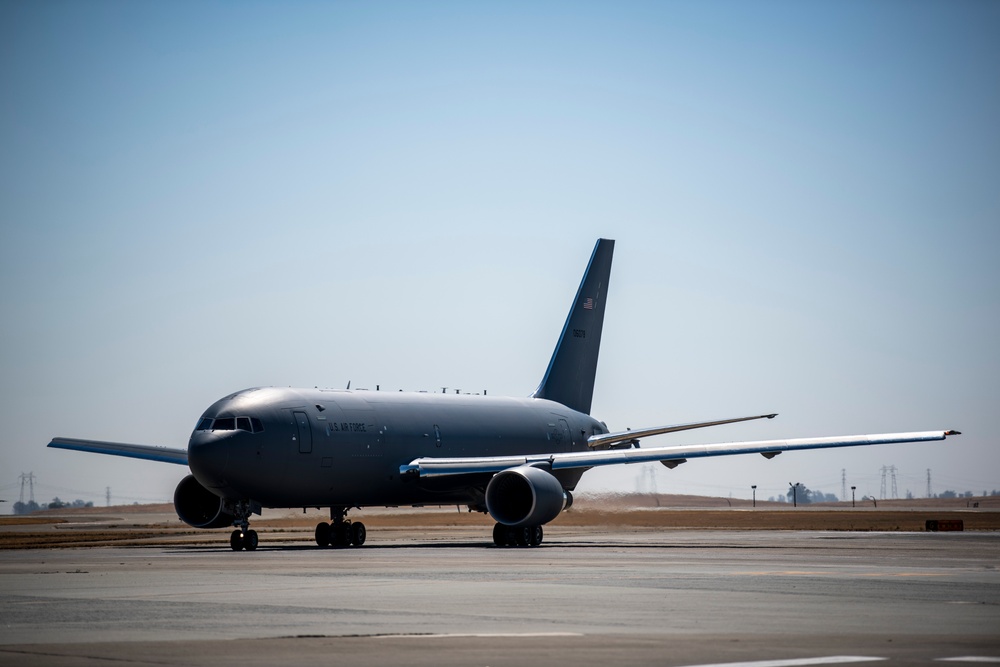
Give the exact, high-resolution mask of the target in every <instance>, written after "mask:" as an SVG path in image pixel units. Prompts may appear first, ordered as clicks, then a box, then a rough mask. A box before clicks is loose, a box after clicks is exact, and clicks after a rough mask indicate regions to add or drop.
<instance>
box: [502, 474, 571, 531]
mask: <svg viewBox="0 0 1000 667" xmlns="http://www.w3.org/2000/svg"><path fill="white" fill-rule="evenodd" d="M569 502H570V500H569V494H567V493H566V491H565V490H564V489H563V487H562V484H560V483H559V480H558V479H556V478H555V477H554V476H553V475H552V474H551V473H549V472H546V471H545V470H542V469H541V468H534V467H532V466H519V467H517V468H510V469H508V470H504V471H502V472H498V473H497V474H496V475H494V476H493V479H491V480H490V483H489V485H488V486H487V487H486V509H487V510H488V511H489V513H490V516H492V517H493V518H494V519H496V520H497V522H498V523H502V524H504V525H506V526H511V527H515V528H517V527H520V526H540V525H542V524H543V523H548V522H549V521H552V519H554V518H556V517H557V516H559V513H560V512H562V511H563V510H564V509H565V508H566V507H568V506H569Z"/></svg>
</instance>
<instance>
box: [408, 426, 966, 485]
mask: <svg viewBox="0 0 1000 667" xmlns="http://www.w3.org/2000/svg"><path fill="white" fill-rule="evenodd" d="M949 435H959V432H958V431H919V432H913V433H881V434H877V435H847V436H835V437H824V438H798V439H794V440H760V441H755V442H724V443H716V444H709V445H674V446H670V447H649V448H642V449H638V448H635V449H610V450H601V451H590V452H568V453H562V454H529V455H525V456H497V457H466V458H449V459H446V458H419V459H414V460H413V461H411V462H410V463H409V465H405V466H401V467H400V470H399V472H400V475H403V476H405V477H441V476H445V475H468V474H477V473H478V474H492V473H498V472H500V471H502V470H506V469H507V468H513V467H516V466H522V465H534V466H539V467H544V468H547V469H550V470H564V469H569V468H592V467H595V466H605V465H614V464H618V463H649V462H651V461H660V462H662V463H663V464H664V465H666V466H668V467H674V466H676V465H679V464H681V463H683V462H684V461H686V460H688V459H693V458H704V457H708V456H730V455H733V454H762V455H764V456H765V457H766V458H773V457H774V456H777V455H778V454H780V453H781V452H785V451H792V450H796V449H827V448H832V447H859V446H864V445H888V444H894V443H901V442H928V441H932V440H944V439H945V438H946V437H947V436H949ZM671 464H673V465H671Z"/></svg>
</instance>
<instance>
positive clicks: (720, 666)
mask: <svg viewBox="0 0 1000 667" xmlns="http://www.w3.org/2000/svg"><path fill="white" fill-rule="evenodd" d="M886 659H887V658H875V657H871V656H864V655H827V656H822V657H819V658H795V659H793V660H757V661H754V662H718V663H713V664H709V665H688V667H799V665H844V664H847V663H850V662H876V661H878V660H886Z"/></svg>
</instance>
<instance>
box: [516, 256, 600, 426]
mask: <svg viewBox="0 0 1000 667" xmlns="http://www.w3.org/2000/svg"><path fill="white" fill-rule="evenodd" d="M614 250H615V242H614V241H612V240H609V239H598V240H597V245H596V246H594V254H593V255H591V256H590V263H589V264H588V265H587V271H586V272H585V273H584V274H583V280H582V281H581V282H580V289H578V290H577V292H576V299H575V300H574V301H573V305H572V306H571V307H570V309H569V315H568V316H567V317H566V324H565V325H564V326H563V330H562V335H560V336H559V342H558V343H557V344H556V349H555V351H554V352H553V353H552V360H551V361H549V367H548V369H547V370H546V371H545V377H544V378H542V383H541V384H540V385H538V389H536V390H535V393H534V394H532V397H533V398H545V399H548V400H550V401H555V402H557V403H562V404H563V405H565V406H566V407H568V408H571V409H573V410H576V411H578V412H583V413H586V414H590V403H591V401H592V400H593V398H594V378H595V376H596V375H597V355H598V353H599V352H600V350H601V330H602V329H603V328H604V305H605V303H606V302H607V296H608V282H609V280H610V279H611V256H612V255H613V254H614Z"/></svg>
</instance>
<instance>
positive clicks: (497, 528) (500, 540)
mask: <svg viewBox="0 0 1000 667" xmlns="http://www.w3.org/2000/svg"><path fill="white" fill-rule="evenodd" d="M493 544H495V545H497V546H498V547H505V546H507V526H505V525H503V524H502V523H497V524H495V525H494V526H493Z"/></svg>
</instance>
